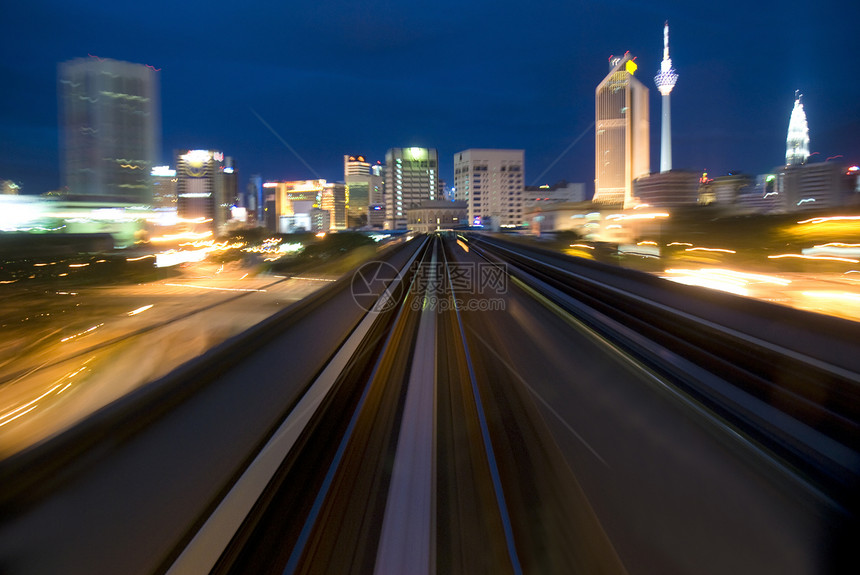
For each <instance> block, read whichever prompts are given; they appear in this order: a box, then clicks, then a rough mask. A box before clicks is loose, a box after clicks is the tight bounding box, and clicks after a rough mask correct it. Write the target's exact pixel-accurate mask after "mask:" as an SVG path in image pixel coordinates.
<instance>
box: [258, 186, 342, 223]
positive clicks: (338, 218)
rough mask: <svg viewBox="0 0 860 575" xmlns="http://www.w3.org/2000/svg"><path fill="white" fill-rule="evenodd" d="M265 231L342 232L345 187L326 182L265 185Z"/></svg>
mask: <svg viewBox="0 0 860 575" xmlns="http://www.w3.org/2000/svg"><path fill="white" fill-rule="evenodd" d="M262 187H263V189H264V190H265V192H266V194H267V196H268V197H269V198H270V199H269V201H268V202H267V205H266V213H267V214H271V216H270V219H267V227H268V228H269V229H270V230H272V231H273V232H279V233H292V232H297V231H315V232H318V231H323V232H326V231H329V230H341V229H345V228H346V221H347V203H346V201H347V199H346V184H341V183H334V182H327V181H326V180H297V181H290V182H266V183H264V184H263V185H262Z"/></svg>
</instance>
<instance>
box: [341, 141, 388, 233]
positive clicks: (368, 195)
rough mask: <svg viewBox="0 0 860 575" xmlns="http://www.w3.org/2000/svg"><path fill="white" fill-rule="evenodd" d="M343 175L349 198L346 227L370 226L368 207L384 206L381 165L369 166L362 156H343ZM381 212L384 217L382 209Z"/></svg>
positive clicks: (380, 224) (380, 225)
mask: <svg viewBox="0 0 860 575" xmlns="http://www.w3.org/2000/svg"><path fill="white" fill-rule="evenodd" d="M343 173H344V182H346V187H347V190H346V192H347V197H348V198H349V203H348V206H347V218H348V221H347V227H362V226H366V225H371V224H370V221H369V220H370V214H369V213H368V210H369V208H370V206H371V205H383V204H384V202H383V198H382V187H383V176H382V170H381V165H379V164H376V165H371V164H370V163H369V162H367V160H365V157H364V156H357V155H355V156H344V157H343ZM376 211H380V210H376ZM382 211H383V215H384V208H383V210H382ZM383 220H384V217H383ZM382 225H383V223H382V222H380V223H379V227H382Z"/></svg>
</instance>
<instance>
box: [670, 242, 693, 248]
mask: <svg viewBox="0 0 860 575" xmlns="http://www.w3.org/2000/svg"><path fill="white" fill-rule="evenodd" d="M669 246H690V247H693V244H691V243H688V242H672V243H670V244H666V247H669Z"/></svg>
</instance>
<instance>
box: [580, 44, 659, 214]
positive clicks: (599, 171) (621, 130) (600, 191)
mask: <svg viewBox="0 0 860 575" xmlns="http://www.w3.org/2000/svg"><path fill="white" fill-rule="evenodd" d="M609 67H610V70H609V74H608V75H607V76H606V77H605V78H604V79H603V81H602V82H600V84H598V86H597V88H596V90H595V92H594V100H595V120H594V121H595V148H594V155H595V166H594V198H593V201H594V202H595V203H597V204H609V205H621V206H624V207H631V206H632V205H633V204H634V203H635V202H634V198H633V180H635V179H636V178H639V177H641V176H644V175H647V174H648V173H649V172H650V162H651V155H650V152H649V146H650V137H649V129H650V124H649V120H648V117H649V116H648V88H646V87H645V86H644V85H643V84H642V82H640V81H639V80H637V79H636V78H635V77H634V74H635V73H636V69H637V65H636V62H635V61H634V58H633V57H632V56H631V55H630V53H629V52H628V53H626V54H625V55H624V56H622V57H613V58H610V64H609Z"/></svg>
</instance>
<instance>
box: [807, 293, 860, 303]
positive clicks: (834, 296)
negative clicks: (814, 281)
mask: <svg viewBox="0 0 860 575" xmlns="http://www.w3.org/2000/svg"><path fill="white" fill-rule="evenodd" d="M801 293H802V294H803V295H804V296H806V297H813V298H820V299H828V300H834V303H838V302H844V301H845V300H848V301H850V302H852V303H860V294H858V293H851V292H847V291H805V292H801Z"/></svg>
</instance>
